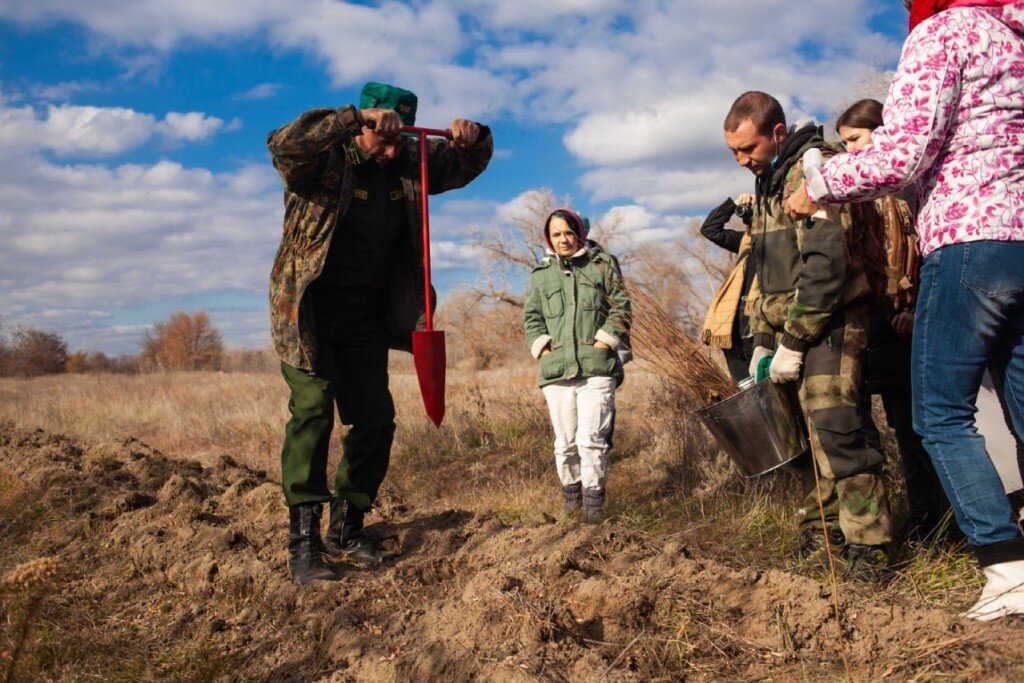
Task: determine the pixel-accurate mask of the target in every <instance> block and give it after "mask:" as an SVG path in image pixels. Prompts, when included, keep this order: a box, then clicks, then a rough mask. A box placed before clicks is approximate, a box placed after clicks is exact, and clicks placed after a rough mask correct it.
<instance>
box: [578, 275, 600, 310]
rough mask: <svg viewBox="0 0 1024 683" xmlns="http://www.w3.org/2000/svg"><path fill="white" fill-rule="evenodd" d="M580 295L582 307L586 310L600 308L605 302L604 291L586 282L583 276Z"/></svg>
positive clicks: (579, 289) (579, 290)
mask: <svg viewBox="0 0 1024 683" xmlns="http://www.w3.org/2000/svg"><path fill="white" fill-rule="evenodd" d="M578 295H579V298H580V309H581V310H584V311H596V310H599V309H600V308H601V305H602V304H603V303H604V293H603V292H602V291H601V289H600V288H599V287H595V286H594V285H592V284H590V283H589V282H586V281H585V280H584V279H583V278H580V283H579V287H578Z"/></svg>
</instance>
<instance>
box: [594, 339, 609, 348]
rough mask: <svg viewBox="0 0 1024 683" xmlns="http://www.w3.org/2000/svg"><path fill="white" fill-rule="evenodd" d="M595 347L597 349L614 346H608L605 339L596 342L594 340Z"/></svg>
mask: <svg viewBox="0 0 1024 683" xmlns="http://www.w3.org/2000/svg"><path fill="white" fill-rule="evenodd" d="M594 348H595V349H611V348H612V347H610V346H608V345H607V344H605V343H604V342H603V341H596V342H594Z"/></svg>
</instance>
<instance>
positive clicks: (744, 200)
mask: <svg viewBox="0 0 1024 683" xmlns="http://www.w3.org/2000/svg"><path fill="white" fill-rule="evenodd" d="M733 203H734V204H735V205H736V206H753V204H754V195H752V194H750V193H749V192H744V193H743V194H741V195H740V196H739V197H737V198H736V201H735V202H733Z"/></svg>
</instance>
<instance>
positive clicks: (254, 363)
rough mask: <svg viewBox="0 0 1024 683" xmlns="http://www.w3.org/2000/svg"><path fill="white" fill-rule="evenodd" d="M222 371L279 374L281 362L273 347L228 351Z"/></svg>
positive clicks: (225, 353)
mask: <svg viewBox="0 0 1024 683" xmlns="http://www.w3.org/2000/svg"><path fill="white" fill-rule="evenodd" d="M220 369H221V370H223V371H225V372H262V373H273V374H277V373H278V372H280V371H281V361H280V359H279V358H278V356H277V352H276V351H275V350H274V347H273V346H271V345H267V346H264V347H263V348H261V349H227V350H226V351H225V352H224V360H223V362H222V363H221V367H220Z"/></svg>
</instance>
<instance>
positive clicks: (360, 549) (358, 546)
mask: <svg viewBox="0 0 1024 683" xmlns="http://www.w3.org/2000/svg"><path fill="white" fill-rule="evenodd" d="M365 516H366V513H365V512H364V511H363V510H360V509H359V508H357V507H356V506H355V505H352V503H349V502H348V501H345V500H339V499H338V498H331V515H330V520H329V521H328V524H327V537H326V538H325V539H324V552H325V553H327V554H328V555H329V556H330V557H333V558H337V559H343V560H348V561H350V562H357V563H359V564H366V565H371V566H378V565H381V564H383V563H384V562H386V561H387V560H390V559H393V558H394V557H395V553H393V552H389V551H386V550H381V549H380V547H379V546H378V545H377V542H376V541H374V540H373V539H372V538H370V537H369V536H367V535H365V534H364V533H363V518H364V517H365Z"/></svg>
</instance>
